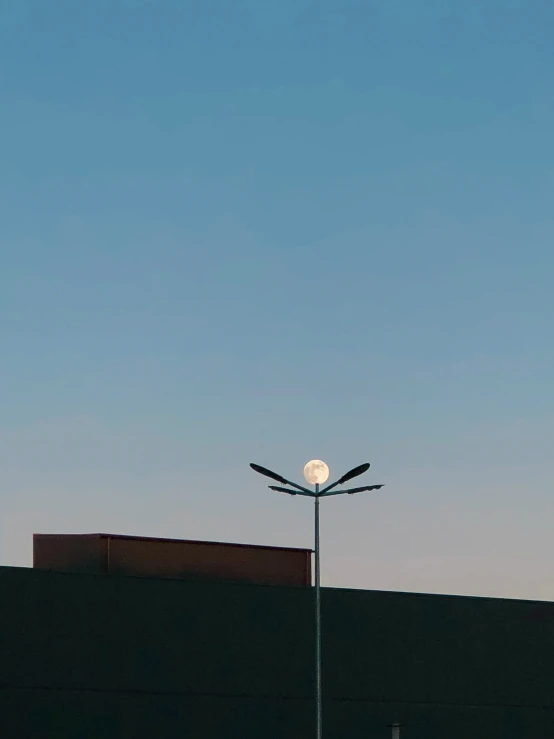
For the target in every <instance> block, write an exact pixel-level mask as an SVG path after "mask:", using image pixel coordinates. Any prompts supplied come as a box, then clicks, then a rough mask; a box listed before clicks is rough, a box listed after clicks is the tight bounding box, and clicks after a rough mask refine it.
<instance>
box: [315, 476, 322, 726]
mask: <svg viewBox="0 0 554 739" xmlns="http://www.w3.org/2000/svg"><path fill="white" fill-rule="evenodd" d="M315 492H316V497H315V499H314V507H315V703H316V739H322V729H323V710H322V708H323V707H322V698H321V589H320V585H321V582H320V566H319V484H318V483H316V486H315Z"/></svg>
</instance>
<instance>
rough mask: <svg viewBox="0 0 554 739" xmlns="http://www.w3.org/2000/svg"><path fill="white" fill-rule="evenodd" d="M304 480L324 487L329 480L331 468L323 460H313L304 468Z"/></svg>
mask: <svg viewBox="0 0 554 739" xmlns="http://www.w3.org/2000/svg"><path fill="white" fill-rule="evenodd" d="M304 479H305V480H306V482H309V483H310V484H311V485H322V484H323V483H324V482H327V480H328V479H329V467H327V465H326V464H325V462H322V461H321V459H312V460H311V462H308V463H307V464H306V466H305V467H304Z"/></svg>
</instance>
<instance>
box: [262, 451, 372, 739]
mask: <svg viewBox="0 0 554 739" xmlns="http://www.w3.org/2000/svg"><path fill="white" fill-rule="evenodd" d="M250 467H252V469H253V470H254V472H258V473H259V474H260V475H265V477H269V478H271V479H272V480H275V481H276V482H279V483H281V485H283V486H284V485H286V486H288V487H280V486H278V485H268V487H269V489H270V490H276V491H277V492H279V493H288V495H305V496H307V497H309V498H313V499H314V514H315V632H316V636H315V675H316V677H315V703H316V739H322V728H323V712H322V708H323V703H322V694H321V582H320V566H319V500H320V498H326V497H328V496H329V495H344V494H348V495H353V494H354V493H363V492H364V491H366V490H380V489H381V488H382V487H383V485H366V486H364V487H360V488H349V489H348V490H335V488H336V487H337V486H338V485H344V483H345V482H348V481H349V480H353V479H354V478H355V477H358V476H359V475H363V474H364V472H367V471H368V469H369V462H365V464H361V465H359V466H358V467H354V468H353V469H351V470H349V471H348V472H347V473H346V474H344V475H343V476H342V477H341V478H340V479H338V480H337V481H336V482H334V483H332V484H331V485H328V486H327V487H325V488H323V490H320V485H324V484H325V483H326V482H327V480H328V479H329V467H327V465H326V464H325V462H322V461H321V460H320V459H312V460H311V461H310V462H308V463H307V464H306V466H305V467H304V479H305V480H306V482H307V483H309V484H310V485H313V486H314V488H315V489H314V490H313V491H312V490H309V489H308V488H305V487H304V486H303V485H297V484H296V483H295V482H291V481H290V480H287V479H286V478H284V477H283V476H282V475H279V474H277V473H276V472H272V471H271V470H268V469H267V467H262V466H260V465H259V464H253V463H252V464H250ZM290 488H293V489H292V490H291V489H290Z"/></svg>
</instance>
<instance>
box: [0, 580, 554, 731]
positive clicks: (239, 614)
mask: <svg viewBox="0 0 554 739" xmlns="http://www.w3.org/2000/svg"><path fill="white" fill-rule="evenodd" d="M0 593H1V600H0V688H1V689H0V737H1V738H2V739H24V738H26V737H32V738H33V739H46V738H48V739H66V738H67V739H69V738H71V739H100V737H101V738H102V739H116V738H117V739H143V738H144V739H170V738H171V739H174V738H175V737H183V738H185V737H186V738H189V737H190V738H194V739H200V738H202V739H225V738H226V737H232V738H235V737H236V739H310V738H311V737H312V736H313V735H314V712H313V700H314V690H313V685H314V669H313V643H314V619H313V590H312V588H307V587H282V586H275V585H273V586H272V585H252V584H236V583H234V584H231V583H225V582H194V581H189V580H187V579H169V578H167V577H159V578H153V577H146V576H129V575H127V576H125V575H116V574H111V575H106V574H85V573H83V574H77V573H63V572H56V571H52V570H50V571H47V570H40V569H25V568H9V567H3V568H0ZM322 615H323V672H324V683H323V684H324V717H325V723H324V733H325V737H326V739H339V738H340V739H385V737H386V738H387V739H388V738H389V737H390V735H391V734H390V732H391V728H389V727H390V725H391V724H393V723H396V722H398V723H400V724H401V725H402V726H403V727H404V728H403V729H402V733H401V736H402V739H439V738H441V739H442V738H444V739H500V738H503V739H516V738H517V739H527V738H529V739H531V737H532V738H533V739H546V738H547V737H552V736H554V698H553V694H552V664H553V663H554V604H552V603H539V602H529V601H508V600H500V599H488V598H468V597H455V596H440V595H418V594H406V593H388V592H374V591H356V590H338V589H331V588H325V589H323V591H322Z"/></svg>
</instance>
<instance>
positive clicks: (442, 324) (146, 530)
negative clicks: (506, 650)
mask: <svg viewBox="0 0 554 739" xmlns="http://www.w3.org/2000/svg"><path fill="white" fill-rule="evenodd" d="M553 27H554V5H553V4H552V3H551V2H548V1H546V0H422V1H421V2H414V1H413V0H386V2H385V0H379V1H377V0H279V2H275V1H274V0H232V1H230V0H80V1H79V2H76V0H48V2H45V0H0V133H1V136H0V255H1V259H0V264H1V274H0V339H1V343H0V347H1V348H0V351H1V355H0V470H1V473H0V475H1V484H0V502H1V514H0V516H1V524H2V527H1V536H0V552H1V554H0V562H1V563H2V564H5V565H21V566H28V565H30V564H31V548H32V546H31V536H32V533H33V532H43V533H47V532H50V533H52V532H73V533H74V532H92V531H103V532H111V533H127V534H142V535H151V536H169V537H182V538H196V539H201V538H205V539H210V540H224V541H240V542H250V543H269V544H275V545H288V546H311V544H312V512H311V508H310V503H309V502H308V501H307V500H305V499H301V498H289V497H288V496H279V494H277V493H271V492H270V491H268V490H267V488H266V487H265V485H266V482H269V481H264V479H263V478H261V477H258V476H256V475H255V474H254V473H252V472H251V471H250V469H249V468H248V463H249V462H251V461H255V462H259V463H260V464H265V465H267V466H269V467H273V468H274V469H277V470H278V471H280V472H282V473H283V474H285V475H286V476H290V477H296V478H300V479H301V475H302V467H303V465H304V463H305V462H306V461H307V460H308V459H310V458H313V457H319V458H323V459H325V460H326V461H327V463H328V464H329V466H330V467H331V471H332V473H335V474H337V475H338V474H340V473H342V472H343V471H345V470H346V469H348V468H349V467H351V466H354V465H356V464H358V463H360V462H363V461H366V460H367V461H370V462H371V463H372V470H371V473H370V474H368V475H367V476H366V477H365V478H361V480H362V479H363V480H367V483H372V482H384V483H386V485H387V486H386V488H384V490H383V491H382V492H381V493H376V494H374V493H371V494H367V495H366V496H362V495H361V496H354V497H346V498H340V497H339V498H333V499H330V500H329V501H327V502H325V506H324V510H323V511H322V546H323V552H322V566H323V579H324V582H325V583H326V584H329V585H336V586H341V587H360V588H381V589H392V590H410V591H428V592H445V593H470V594H479V595H493V596H499V595H500V596H510V597H530V598H544V599H552V598H554V564H553V563H554V539H553V537H552V534H551V531H552V521H553V519H554V498H553V495H552V479H553V474H552V468H553V462H552V446H553V444H552V442H553V438H554V432H553V421H554V394H553V391H552V378H553V371H554V348H553V340H552V334H553V309H554V296H553V288H552V285H553V278H554V251H553V242H554V208H553V205H554V203H553V199H554V198H553V196H554V146H553V132H554V93H553V89H554V84H553V82H554V47H553V45H552V29H553ZM361 480H360V482H361Z"/></svg>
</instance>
